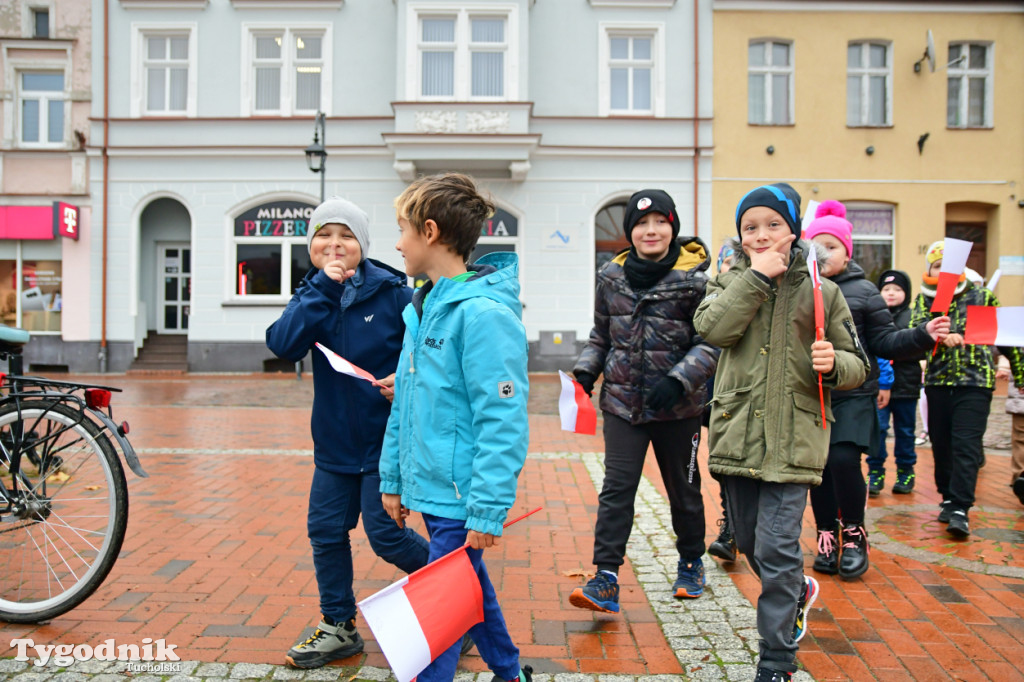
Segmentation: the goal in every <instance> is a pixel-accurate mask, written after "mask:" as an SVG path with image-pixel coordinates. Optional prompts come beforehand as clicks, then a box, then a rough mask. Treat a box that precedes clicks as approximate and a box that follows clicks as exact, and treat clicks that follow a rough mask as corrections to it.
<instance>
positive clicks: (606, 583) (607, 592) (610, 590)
mask: <svg viewBox="0 0 1024 682" xmlns="http://www.w3.org/2000/svg"><path fill="white" fill-rule="evenodd" d="M569 603H570V604H572V605H573V606H575V607H577V608H580V609H590V610H591V611H601V612H603V613H618V612H619V582H618V580H617V579H616V577H615V576H614V575H612V574H611V573H608V572H606V571H598V572H597V575H595V576H594V577H593V578H591V579H590V582H588V583H587V584H586V585H584V586H583V587H577V588H576V589H575V590H573V591H572V594H570V595H569Z"/></svg>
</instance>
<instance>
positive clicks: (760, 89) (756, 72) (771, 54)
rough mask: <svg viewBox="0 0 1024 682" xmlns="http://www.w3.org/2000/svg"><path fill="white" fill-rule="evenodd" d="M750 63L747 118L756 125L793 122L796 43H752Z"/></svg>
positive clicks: (748, 54)
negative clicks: (794, 54)
mask: <svg viewBox="0 0 1024 682" xmlns="http://www.w3.org/2000/svg"><path fill="white" fill-rule="evenodd" d="M747 64H748V66H747V87H748V92H747V121H748V122H749V123H751V124H755V125H790V124H792V123H793V45H792V43H788V42H779V41H772V40H765V41H757V42H752V43H750V47H749V48H748V50H747Z"/></svg>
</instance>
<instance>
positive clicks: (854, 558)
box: [839, 523, 868, 580]
mask: <svg viewBox="0 0 1024 682" xmlns="http://www.w3.org/2000/svg"><path fill="white" fill-rule="evenodd" d="M842 545H843V555H842V557H841V558H840V559H839V577H840V578H845V579H846V580H851V579H853V578H859V577H860V576H862V575H864V572H865V571H867V570H868V532H867V531H866V530H864V526H862V525H860V524H859V523H850V524H846V523H844V524H843V529H842Z"/></svg>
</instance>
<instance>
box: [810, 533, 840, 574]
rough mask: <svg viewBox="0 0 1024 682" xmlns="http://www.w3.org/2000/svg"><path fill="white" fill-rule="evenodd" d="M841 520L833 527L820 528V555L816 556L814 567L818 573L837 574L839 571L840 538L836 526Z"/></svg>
mask: <svg viewBox="0 0 1024 682" xmlns="http://www.w3.org/2000/svg"><path fill="white" fill-rule="evenodd" d="M838 526H839V522H838V521H837V522H836V525H835V526H834V527H832V528H819V529H818V556H816V557H815V558H814V566H812V568H813V569H814V570H815V571H817V572H818V573H827V574H828V575H835V574H836V573H838V572H839V538H838V537H837V536H836V528H837V527H838Z"/></svg>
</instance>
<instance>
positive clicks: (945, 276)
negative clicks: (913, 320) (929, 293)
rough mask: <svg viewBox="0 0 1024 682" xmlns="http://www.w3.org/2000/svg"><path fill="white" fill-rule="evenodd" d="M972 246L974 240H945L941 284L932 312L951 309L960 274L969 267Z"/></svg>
mask: <svg viewBox="0 0 1024 682" xmlns="http://www.w3.org/2000/svg"><path fill="white" fill-rule="evenodd" d="M972 246H974V243H973V242H965V241H964V240H963V239H953V238H951V237H946V238H945V239H944V240H943V245H942V266H941V267H940V268H939V284H938V286H936V287H935V300H934V301H933V302H932V308H931V312H933V313H942V314H945V313H946V311H948V310H949V304H950V303H952V302H953V294H954V293H955V292H956V285H957V284H958V283H959V282H960V275H962V274H964V268H966V267H967V257H968V256H970V255H971V247H972Z"/></svg>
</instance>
